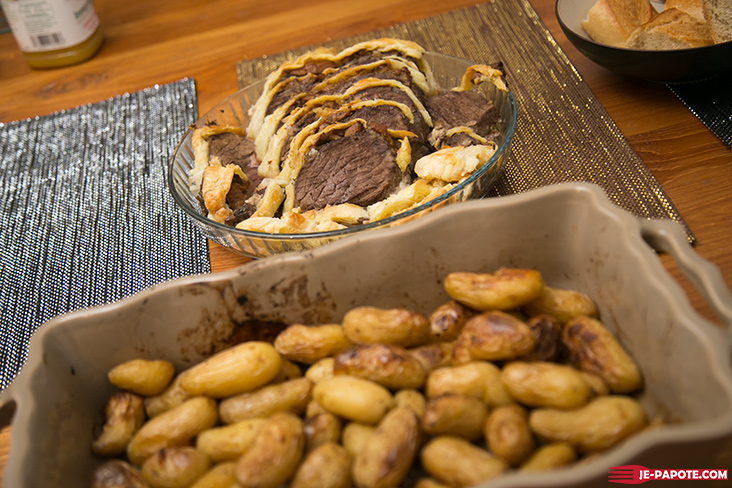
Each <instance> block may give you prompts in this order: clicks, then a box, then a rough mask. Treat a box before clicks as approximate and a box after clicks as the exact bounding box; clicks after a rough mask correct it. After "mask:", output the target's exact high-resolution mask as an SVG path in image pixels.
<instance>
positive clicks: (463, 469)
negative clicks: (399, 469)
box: [420, 436, 508, 488]
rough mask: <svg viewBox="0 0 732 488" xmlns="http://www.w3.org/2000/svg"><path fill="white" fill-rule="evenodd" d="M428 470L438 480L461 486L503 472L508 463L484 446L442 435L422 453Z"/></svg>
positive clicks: (474, 483) (426, 446)
mask: <svg viewBox="0 0 732 488" xmlns="http://www.w3.org/2000/svg"><path fill="white" fill-rule="evenodd" d="M420 459H421V461H422V466H423V467H424V469H425V471H427V473H428V474H429V475H430V476H432V477H433V478H435V479H437V480H438V481H440V482H442V483H444V484H446V485H448V486H452V487H458V488H462V487H465V486H472V485H476V484H478V483H480V482H483V481H488V480H491V479H493V478H496V477H498V476H500V475H501V474H503V472H504V471H506V469H508V466H507V465H506V464H505V463H504V462H503V461H501V460H500V459H498V458H496V457H494V456H492V455H491V454H490V453H489V452H488V451H486V450H485V449H481V448H480V447H478V446H476V445H474V444H472V443H471V442H469V441H467V440H465V439H461V438H459V437H451V436H440V437H435V438H434V439H432V440H431V441H429V442H428V443H427V444H426V445H425V447H424V448H422V451H421V453H420Z"/></svg>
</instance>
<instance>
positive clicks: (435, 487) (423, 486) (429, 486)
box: [414, 478, 450, 488]
mask: <svg viewBox="0 0 732 488" xmlns="http://www.w3.org/2000/svg"><path fill="white" fill-rule="evenodd" d="M414 488H450V487H449V486H447V485H445V484H442V483H440V482H439V481H437V480H434V479H432V478H420V479H418V480H417V483H415V485H414Z"/></svg>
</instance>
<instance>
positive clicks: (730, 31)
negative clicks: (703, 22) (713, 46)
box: [702, 0, 732, 43]
mask: <svg viewBox="0 0 732 488" xmlns="http://www.w3.org/2000/svg"><path fill="white" fill-rule="evenodd" d="M702 8H703V9H704V17H705V18H706V19H707V22H708V23H709V29H710V30H711V31H712V39H713V40H714V42H715V43H718V42H727V41H732V1H730V0H702Z"/></svg>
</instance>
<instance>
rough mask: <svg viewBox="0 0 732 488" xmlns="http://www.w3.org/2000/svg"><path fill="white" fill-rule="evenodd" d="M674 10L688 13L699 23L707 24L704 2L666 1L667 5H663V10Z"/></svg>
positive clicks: (687, 0) (693, 0)
mask: <svg viewBox="0 0 732 488" xmlns="http://www.w3.org/2000/svg"><path fill="white" fill-rule="evenodd" d="M672 8H677V9H679V10H681V11H682V12H686V13H687V14H689V15H691V16H692V17H694V18H695V19H696V20H698V21H699V22H706V18H705V17H704V7H703V4H702V0H666V3H664V4H663V10H669V9H672Z"/></svg>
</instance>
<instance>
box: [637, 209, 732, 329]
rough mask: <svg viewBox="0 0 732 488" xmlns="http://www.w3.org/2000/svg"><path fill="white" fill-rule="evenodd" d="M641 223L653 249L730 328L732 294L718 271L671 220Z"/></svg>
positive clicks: (645, 236)
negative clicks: (671, 263)
mask: <svg viewBox="0 0 732 488" xmlns="http://www.w3.org/2000/svg"><path fill="white" fill-rule="evenodd" d="M640 221H641V235H642V236H643V239H644V240H645V241H646V242H647V243H648V245H650V246H651V247H652V248H653V249H655V250H657V251H661V252H665V253H667V254H669V255H671V257H673V259H674V261H676V265H677V266H678V267H679V269H680V270H681V273H682V274H683V275H684V276H685V277H686V279H688V280H689V282H690V283H691V284H692V285H693V286H694V287H695V288H696V289H697V290H698V291H699V293H701V295H702V296H703V297H704V299H705V300H706V301H707V303H708V304H709V306H710V307H711V308H712V309H713V310H714V312H715V313H716V314H717V316H718V317H719V318H720V320H722V321H723V322H724V323H725V324H726V325H727V327H728V329H730V328H732V295H731V294H730V291H729V289H728V288H727V285H726V283H725V282H724V278H723V277H722V273H721V272H720V271H719V268H717V267H716V266H714V265H713V264H712V263H710V262H709V261H707V260H706V259H704V258H702V257H701V256H699V254H697V253H696V252H695V251H694V250H693V248H692V247H691V245H689V241H688V239H687V237H686V234H685V233H684V232H683V230H682V228H681V226H680V225H678V224H677V223H675V222H673V221H671V220H645V219H640Z"/></svg>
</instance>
